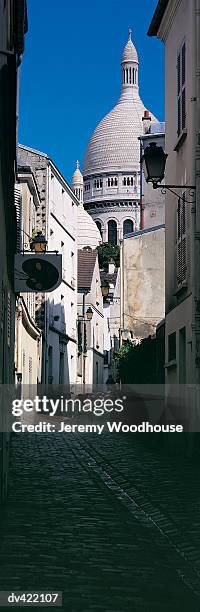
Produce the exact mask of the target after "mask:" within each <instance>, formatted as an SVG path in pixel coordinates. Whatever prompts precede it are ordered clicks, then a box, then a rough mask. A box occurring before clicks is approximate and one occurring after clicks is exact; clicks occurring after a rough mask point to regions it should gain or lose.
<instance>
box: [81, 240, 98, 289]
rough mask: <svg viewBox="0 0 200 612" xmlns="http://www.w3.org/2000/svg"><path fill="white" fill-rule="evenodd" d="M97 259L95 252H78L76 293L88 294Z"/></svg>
mask: <svg viewBox="0 0 200 612" xmlns="http://www.w3.org/2000/svg"><path fill="white" fill-rule="evenodd" d="M96 259H97V251H86V250H84V249H82V250H78V291H79V292H83V293H84V292H85V293H89V291H90V289H91V284H92V278H93V274H94V267H95V263H96Z"/></svg>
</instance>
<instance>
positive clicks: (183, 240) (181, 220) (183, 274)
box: [177, 194, 187, 286]
mask: <svg viewBox="0 0 200 612" xmlns="http://www.w3.org/2000/svg"><path fill="white" fill-rule="evenodd" d="M186 280H187V218H186V203H185V194H183V200H182V199H180V198H179V201H178V210H177V284H178V286H180V285H182V284H183V283H185V281H186Z"/></svg>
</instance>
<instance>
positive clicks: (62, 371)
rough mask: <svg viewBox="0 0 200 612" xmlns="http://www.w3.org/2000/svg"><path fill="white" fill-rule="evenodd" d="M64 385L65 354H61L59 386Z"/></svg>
mask: <svg viewBox="0 0 200 612" xmlns="http://www.w3.org/2000/svg"><path fill="white" fill-rule="evenodd" d="M63 384H64V353H60V362H59V385H63Z"/></svg>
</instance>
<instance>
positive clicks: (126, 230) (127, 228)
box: [123, 219, 134, 236]
mask: <svg viewBox="0 0 200 612" xmlns="http://www.w3.org/2000/svg"><path fill="white" fill-rule="evenodd" d="M133 231H134V228H133V221H131V219H126V220H125V221H124V226H123V234H124V236H125V235H126V234H131V233H132V232H133Z"/></svg>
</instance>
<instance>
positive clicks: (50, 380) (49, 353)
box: [48, 345, 53, 385]
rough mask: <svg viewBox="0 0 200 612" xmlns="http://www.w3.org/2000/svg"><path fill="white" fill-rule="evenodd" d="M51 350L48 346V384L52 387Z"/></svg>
mask: <svg viewBox="0 0 200 612" xmlns="http://www.w3.org/2000/svg"><path fill="white" fill-rule="evenodd" d="M52 374H53V348H52V346H50V345H49V348H48V383H49V385H52V382H53V375H52Z"/></svg>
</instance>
